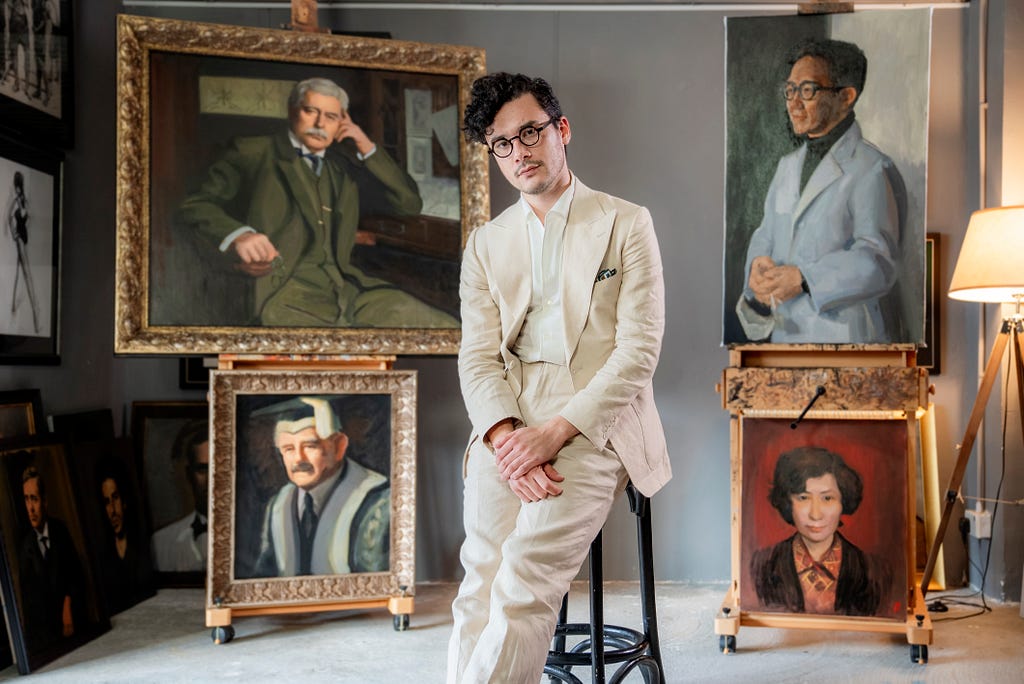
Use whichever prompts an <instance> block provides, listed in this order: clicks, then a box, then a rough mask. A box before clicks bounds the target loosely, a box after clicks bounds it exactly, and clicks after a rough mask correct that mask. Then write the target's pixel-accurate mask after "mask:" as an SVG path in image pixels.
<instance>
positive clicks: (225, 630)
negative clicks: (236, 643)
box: [210, 625, 235, 644]
mask: <svg viewBox="0 0 1024 684" xmlns="http://www.w3.org/2000/svg"><path fill="white" fill-rule="evenodd" d="M210 638H211V639H213V643H215V644H226V643H228V642H229V641H231V640H232V639H234V638H235V628H234V627H232V626H231V625H227V626H226V627H214V628H213V629H212V630H211V631H210Z"/></svg>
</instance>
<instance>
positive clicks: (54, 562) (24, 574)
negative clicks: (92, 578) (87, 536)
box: [19, 465, 85, 650]
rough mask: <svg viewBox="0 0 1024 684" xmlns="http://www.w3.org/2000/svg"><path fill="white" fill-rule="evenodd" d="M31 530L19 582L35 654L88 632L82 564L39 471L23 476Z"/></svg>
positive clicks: (31, 469) (24, 542) (23, 550)
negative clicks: (51, 508) (51, 511)
mask: <svg viewBox="0 0 1024 684" xmlns="http://www.w3.org/2000/svg"><path fill="white" fill-rule="evenodd" d="M21 482H22V485H21V486H22V494H23V500H24V505H25V511H26V512H27V514H28V521H29V524H30V525H31V529H30V530H29V531H28V532H27V533H26V534H25V536H24V537H23V539H22V543H21V554H20V567H19V578H20V580H21V593H22V598H23V607H24V611H23V614H24V618H25V637H26V643H27V644H28V645H29V648H30V650H34V649H42V648H46V647H49V646H52V645H54V644H56V643H59V642H60V641H62V640H64V639H70V638H72V637H74V636H75V634H76V630H80V629H82V628H83V626H84V625H83V621H84V615H85V614H84V604H83V602H84V598H85V597H84V582H85V578H84V575H83V573H82V564H81V562H80V560H79V557H78V552H77V550H76V549H75V545H74V543H73V542H72V539H71V534H70V533H69V532H68V528H67V526H66V525H65V524H64V523H63V522H62V521H60V520H58V519H57V518H55V517H53V516H51V515H50V514H49V512H48V511H47V500H46V481H45V479H44V478H43V475H42V473H41V472H40V470H39V469H37V468H36V466H34V465H30V466H28V467H27V468H25V470H24V471H23V472H22V476H21Z"/></svg>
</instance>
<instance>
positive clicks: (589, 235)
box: [562, 179, 616, 361]
mask: <svg viewBox="0 0 1024 684" xmlns="http://www.w3.org/2000/svg"><path fill="white" fill-rule="evenodd" d="M615 216H616V214H615V211H614V210H613V211H606V210H605V209H604V208H603V207H602V206H601V203H600V200H599V195H598V194H597V193H596V192H594V191H593V190H591V189H590V188H588V187H587V186H585V185H583V183H581V182H580V181H579V179H577V180H576V194H575V196H574V197H573V201H572V206H571V207H570V208H569V218H568V222H567V223H566V226H565V241H564V245H563V251H562V320H563V322H564V324H565V331H564V334H565V353H566V356H565V358H566V360H567V361H568V360H569V359H571V358H572V355H573V354H574V353H575V351H576V345H577V344H578V343H579V340H580V335H581V334H582V333H583V326H584V325H585V324H586V322H587V317H588V316H589V314H590V299H591V296H592V295H593V293H594V279H595V278H596V277H597V271H598V269H599V268H600V267H601V262H602V260H603V259H604V255H605V253H606V252H607V251H608V240H609V239H610V238H611V234H612V226H613V225H614V224H615Z"/></svg>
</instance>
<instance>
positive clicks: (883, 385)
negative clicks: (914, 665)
mask: <svg viewBox="0 0 1024 684" xmlns="http://www.w3.org/2000/svg"><path fill="white" fill-rule="evenodd" d="M821 388H824V392H822V391H821ZM718 391H719V393H720V394H721V397H722V408H723V409H725V410H726V411H729V413H730V415H731V417H732V420H731V421H730V427H729V430H730V436H729V437H730V445H731V449H730V451H731V468H730V474H731V482H732V486H731V520H732V524H731V528H732V530H731V549H732V556H731V565H732V581H731V583H730V586H729V590H728V592H727V593H726V596H725V599H724V600H723V601H722V604H721V612H720V613H719V615H718V616H716V618H715V634H717V635H719V646H720V648H721V649H722V652H723V653H731V652H733V651H735V650H736V634H737V633H738V632H739V629H740V627H741V626H750V627H779V628H784V629H826V630H848V631H859V632H884V633H893V634H904V633H905V634H906V636H907V642H908V643H909V644H910V648H911V659H912V660H914V661H915V662H919V663H925V662H927V660H928V644H930V643H931V642H932V623H931V619H930V618H929V616H928V610H927V607H926V605H925V602H924V597H923V595H922V593H921V589H920V587H919V586H918V585H917V582H916V581H915V577H916V573H915V566H916V554H915V539H914V534H913V526H912V524H909V523H910V521H913V520H914V519H915V513H916V502H915V498H916V490H915V487H914V483H915V472H916V463H915V458H914V455H915V453H916V446H917V436H916V435H917V431H916V426H917V420H918V418H919V413H923V409H924V407H927V405H928V374H927V371H926V370H925V369H923V368H918V367H917V366H916V350H915V347H914V346H913V345H862V346H851V345H842V346H840V345H781V344H776V345H772V344H767V345H751V346H738V347H734V348H732V349H730V352H729V367H728V368H726V369H725V370H724V371H723V374H722V382H721V384H720V385H719V386H718ZM744 416H746V417H751V418H791V419H794V420H799V419H802V418H803V417H809V418H865V419H866V418H888V419H905V420H906V421H907V428H908V430H907V438H908V440H907V441H908V444H907V451H906V453H907V457H906V467H907V502H906V506H907V513H908V517H907V520H908V527H907V534H906V546H905V551H906V553H905V558H906V563H907V574H906V576H907V582H908V584H907V588H906V589H907V600H906V606H907V608H906V617H905V620H889V619H885V618H875V617H855V616H831V615H810V614H806V615H805V614H793V613H771V612H759V611H756V610H750V609H749V608H748V607H746V606H743V605H741V601H740V583H741V581H742V567H741V563H740V549H741V538H742V537H741V534H740V532H741V525H742V522H743V521H741V520H740V517H741V516H740V512H741V511H742V502H743V472H742V464H743V459H742V434H741V432H742V431H741V427H740V423H741V420H740V418H742V417H744ZM750 522H751V523H752V522H753V521H750ZM748 524H749V523H748Z"/></svg>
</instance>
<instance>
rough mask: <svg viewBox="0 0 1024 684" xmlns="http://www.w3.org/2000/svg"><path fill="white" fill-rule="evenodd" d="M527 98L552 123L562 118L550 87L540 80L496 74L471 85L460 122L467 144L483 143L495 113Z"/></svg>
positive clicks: (516, 75)
mask: <svg viewBox="0 0 1024 684" xmlns="http://www.w3.org/2000/svg"><path fill="white" fill-rule="evenodd" d="M526 94H530V95H533V96H534V97H535V98H536V99H537V104H539V105H540V106H541V108H542V109H543V110H544V111H545V112H547V115H548V116H550V117H551V118H553V119H558V118H561V116H562V105H560V104H559V103H558V98H557V97H555V91H554V90H552V89H551V84H550V83H548V82H547V81H545V80H544V79H543V78H530V77H529V76H525V75H523V74H510V73H507V72H504V71H499V72H497V73H494V74H487V75H486V76H481V77H480V78H478V79H476V81H474V82H473V89H472V91H471V92H470V102H469V104H468V105H466V113H465V115H464V116H463V118H462V123H463V126H464V127H463V129H462V130H464V131H465V132H466V135H467V136H468V137H469V139H470V140H473V141H474V142H478V143H483V142H486V137H485V136H486V135H487V129H488V128H490V127H491V124H493V123H494V117H495V116H497V115H498V110H499V109H501V108H502V107H503V106H505V103H507V102H511V101H512V100H514V99H516V98H517V97H519V96H520V95H526Z"/></svg>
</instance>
